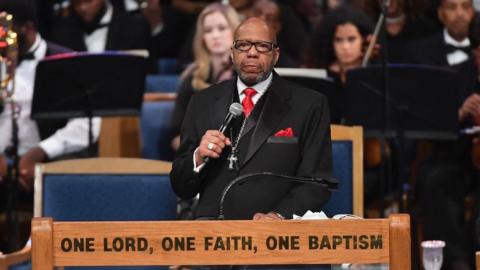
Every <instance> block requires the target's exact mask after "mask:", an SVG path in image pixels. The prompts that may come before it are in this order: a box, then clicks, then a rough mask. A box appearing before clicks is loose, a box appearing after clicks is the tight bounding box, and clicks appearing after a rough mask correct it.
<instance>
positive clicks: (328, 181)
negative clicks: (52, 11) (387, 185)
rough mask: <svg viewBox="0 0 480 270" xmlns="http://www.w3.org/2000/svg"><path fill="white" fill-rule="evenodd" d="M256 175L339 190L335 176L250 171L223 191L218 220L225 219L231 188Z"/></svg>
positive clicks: (234, 180)
mask: <svg viewBox="0 0 480 270" xmlns="http://www.w3.org/2000/svg"><path fill="white" fill-rule="evenodd" d="M255 176H273V177H275V180H277V179H280V180H284V181H287V182H297V183H304V184H316V185H321V186H323V187H324V188H327V189H328V190H332V191H334V190H337V189H338V181H337V180H335V179H333V178H316V177H298V176H288V175H283V174H276V173H272V172H258V173H249V174H245V175H242V176H239V177H237V178H235V179H233V181H232V182H230V184H228V185H227V186H226V187H225V189H224V190H223V192H222V196H221V197H220V207H219V209H218V220H223V219H225V217H224V215H223V203H224V202H225V199H226V197H227V194H228V192H229V191H230V189H231V188H232V187H233V186H235V185H236V184H237V183H239V182H242V181H243V180H247V181H248V180H250V179H255Z"/></svg>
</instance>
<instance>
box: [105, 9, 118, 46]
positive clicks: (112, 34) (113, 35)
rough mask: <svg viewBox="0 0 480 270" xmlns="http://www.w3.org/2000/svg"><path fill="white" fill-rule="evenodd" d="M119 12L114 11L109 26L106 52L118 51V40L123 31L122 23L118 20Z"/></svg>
mask: <svg viewBox="0 0 480 270" xmlns="http://www.w3.org/2000/svg"><path fill="white" fill-rule="evenodd" d="M118 16H119V14H118V12H117V10H115V8H114V9H113V14H112V20H111V21H110V24H109V26H108V32H107V41H106V42H105V50H118V49H120V48H118V44H119V41H118V40H117V39H118V37H119V36H121V35H119V32H121V31H122V25H121V21H120V20H119V19H118Z"/></svg>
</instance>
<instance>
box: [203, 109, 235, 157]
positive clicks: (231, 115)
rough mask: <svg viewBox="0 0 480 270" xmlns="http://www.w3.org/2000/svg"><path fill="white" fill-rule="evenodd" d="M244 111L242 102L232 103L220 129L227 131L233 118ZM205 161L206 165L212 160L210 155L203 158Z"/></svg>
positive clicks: (223, 131) (222, 131)
mask: <svg viewBox="0 0 480 270" xmlns="http://www.w3.org/2000/svg"><path fill="white" fill-rule="evenodd" d="M242 113H243V106H242V104H240V103H238V102H235V103H232V104H231V105H230V108H228V114H227V116H226V117H225V119H224V120H223V122H222V125H221V126H220V128H219V129H218V131H220V132H221V133H225V130H227V128H228V125H230V122H232V120H233V118H237V117H239V116H240V115H242ZM203 162H204V163H205V165H206V164H207V163H208V162H210V157H206V158H204V159H203Z"/></svg>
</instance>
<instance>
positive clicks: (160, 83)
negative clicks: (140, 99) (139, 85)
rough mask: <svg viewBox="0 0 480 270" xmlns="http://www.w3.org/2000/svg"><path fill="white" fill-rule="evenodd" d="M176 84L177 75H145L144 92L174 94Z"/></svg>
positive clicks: (177, 80)
mask: <svg viewBox="0 0 480 270" xmlns="http://www.w3.org/2000/svg"><path fill="white" fill-rule="evenodd" d="M178 82H179V75H147V77H146V78H145V92H159V93H174V92H175V91H176V90H177V87H178Z"/></svg>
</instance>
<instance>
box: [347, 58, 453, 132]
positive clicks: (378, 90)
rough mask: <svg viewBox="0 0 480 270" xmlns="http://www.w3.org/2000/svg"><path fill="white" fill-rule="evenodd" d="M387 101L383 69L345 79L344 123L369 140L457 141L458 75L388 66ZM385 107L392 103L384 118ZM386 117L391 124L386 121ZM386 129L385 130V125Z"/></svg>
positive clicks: (353, 73)
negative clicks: (358, 128) (358, 129)
mask: <svg viewBox="0 0 480 270" xmlns="http://www.w3.org/2000/svg"><path fill="white" fill-rule="evenodd" d="M387 68H388V74H389V96H388V97H387V98H386V99H385V97H384V91H383V89H382V81H381V78H382V74H383V72H384V71H383V69H382V67H367V68H360V69H356V70H351V71H350V72H348V73H347V84H346V91H345V96H346V100H345V102H346V104H345V112H344V116H345V123H346V124H347V125H362V126H363V127H364V129H365V131H364V134H365V136H367V137H376V136H380V135H381V134H382V132H383V131H385V134H384V135H385V136H386V137H387V138H395V137H399V136H402V135H404V136H405V138H412V139H441V140H455V139H456V138H457V137H458V118H457V117H458V108H459V107H460V104H461V100H460V99H461V97H460V85H461V82H460V76H459V74H458V73H456V72H454V71H451V70H446V69H442V68H438V67H432V66H421V65H403V64H395V65H388V66H387ZM385 102H388V106H387V107H388V108H389V110H388V111H387V114H388V115H385V110H384V108H385V104H384V103H385ZM384 117H386V118H387V119H386V120H387V121H384V120H385V118H384ZM385 123H386V124H385Z"/></svg>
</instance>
